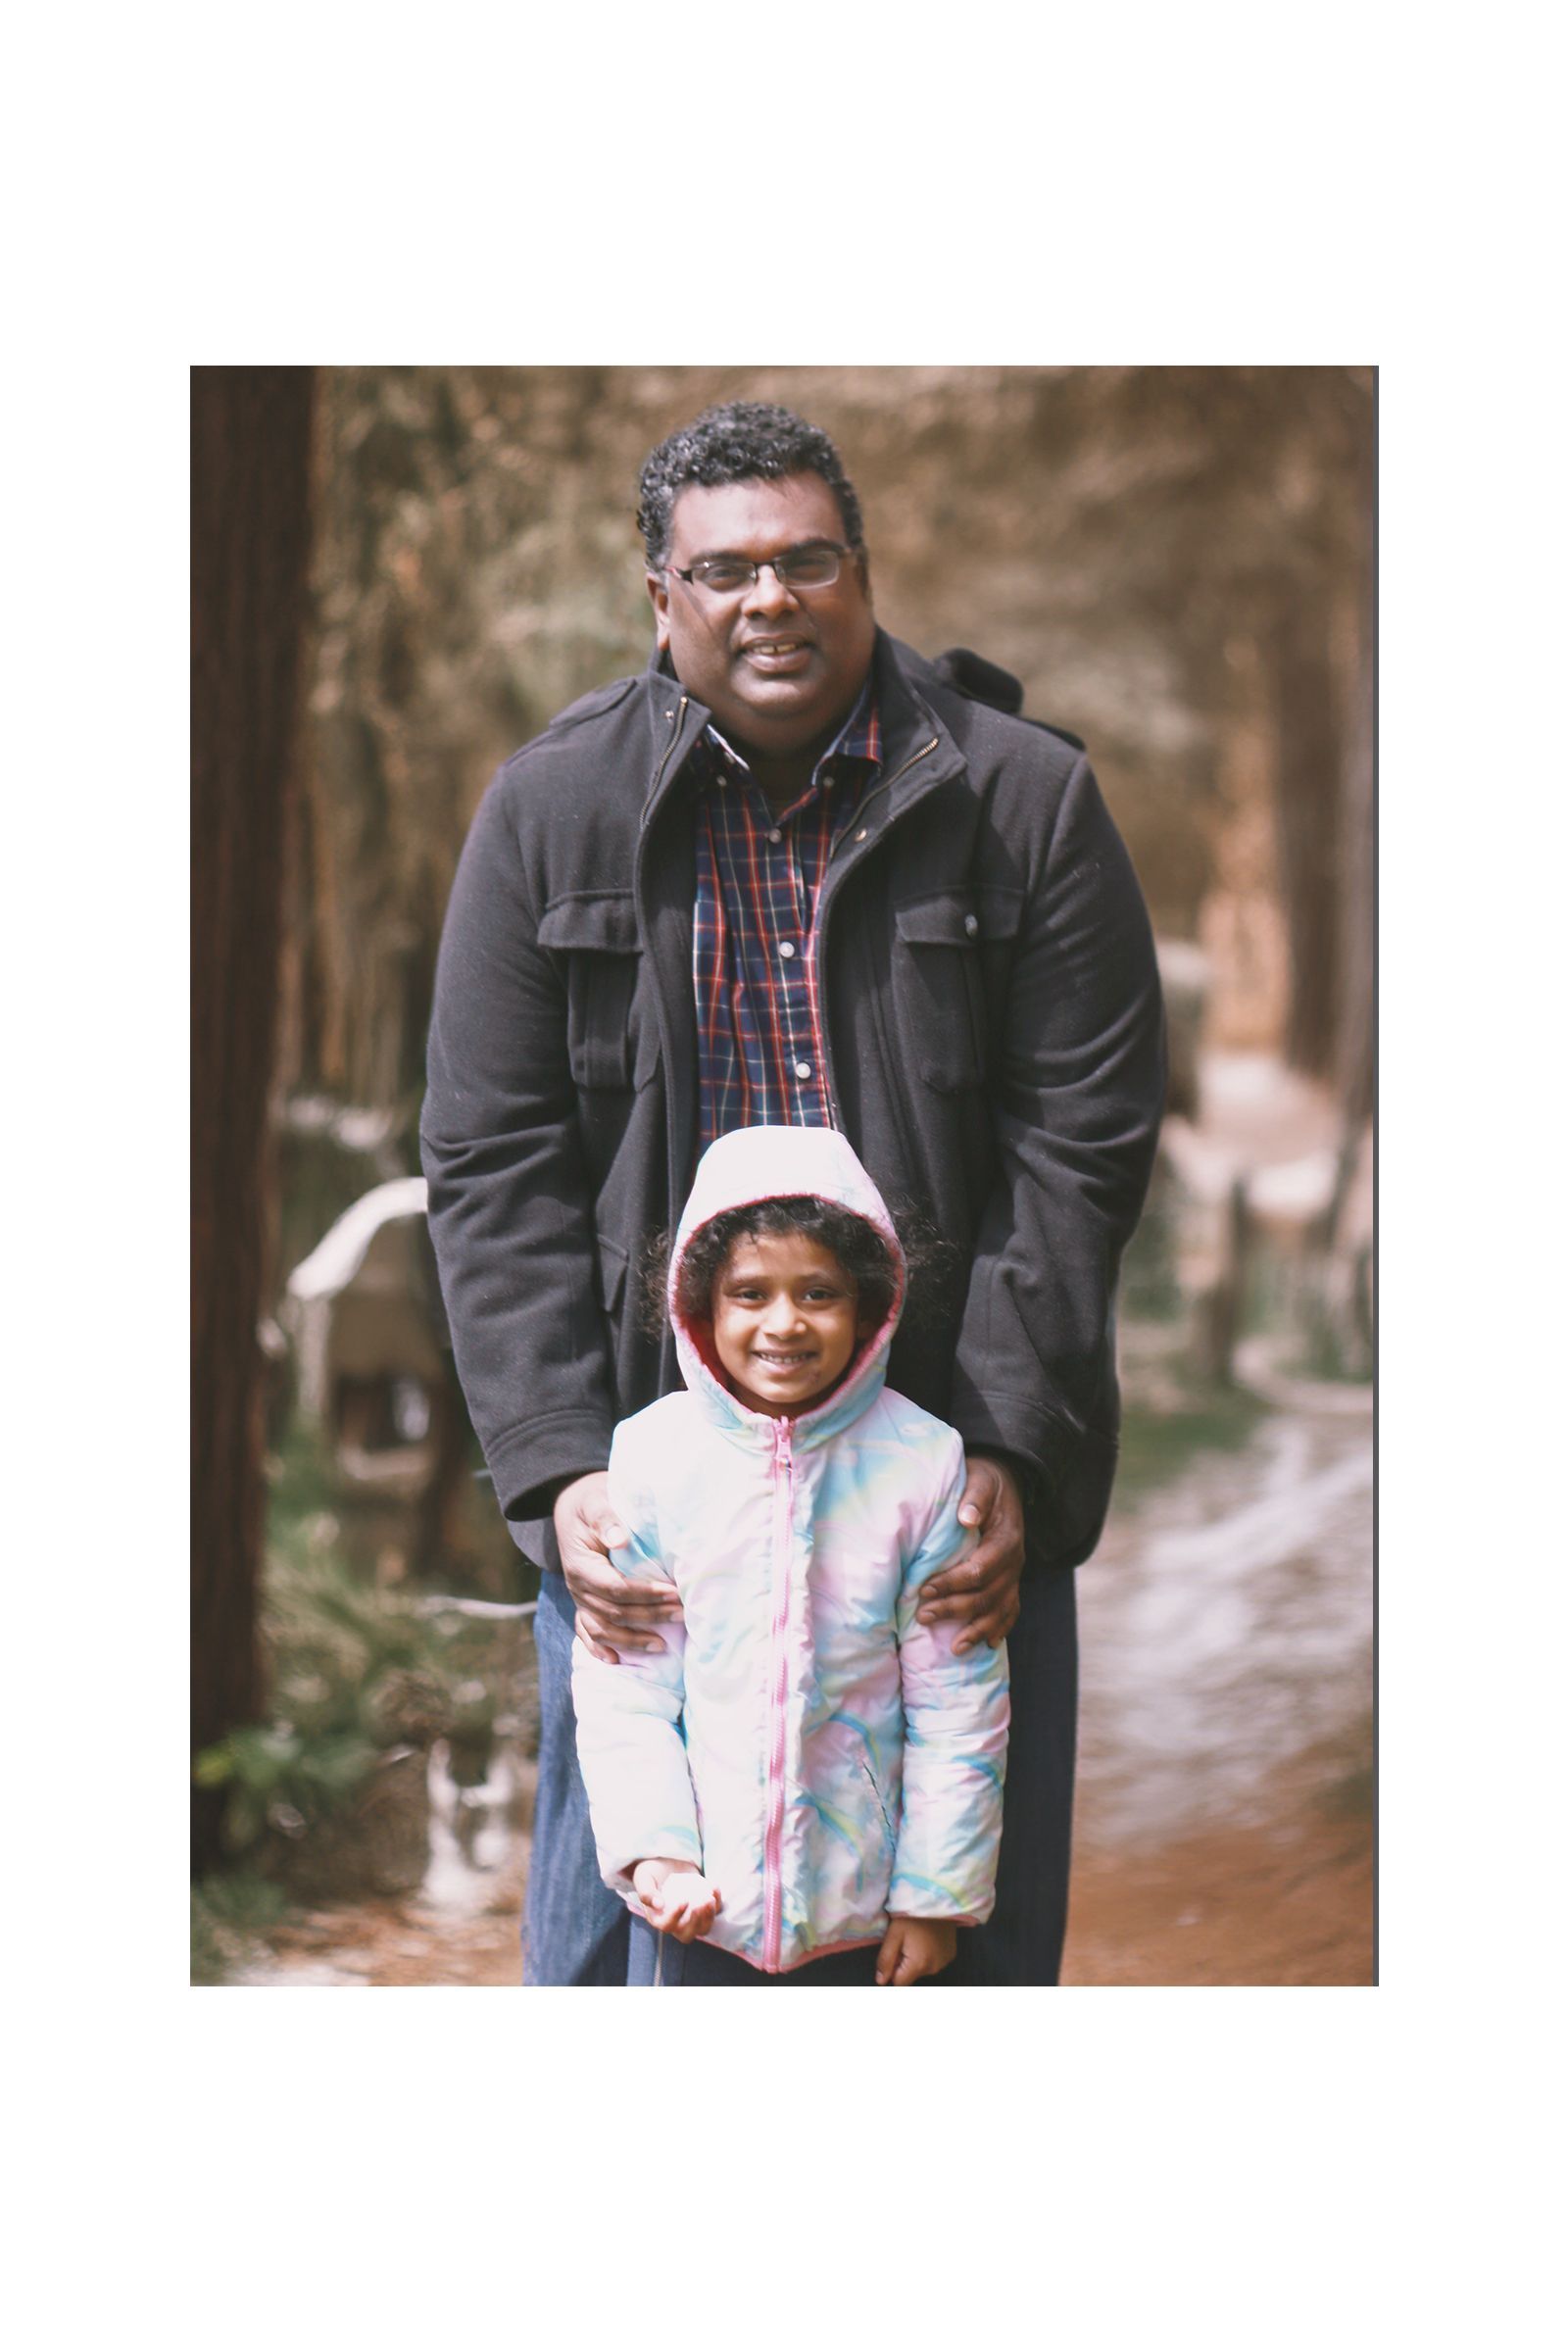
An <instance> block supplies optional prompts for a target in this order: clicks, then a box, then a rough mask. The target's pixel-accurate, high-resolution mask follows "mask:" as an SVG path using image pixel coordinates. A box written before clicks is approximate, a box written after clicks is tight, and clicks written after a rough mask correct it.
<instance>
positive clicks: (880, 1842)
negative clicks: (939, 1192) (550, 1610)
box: [572, 1127, 1008, 1973]
mask: <svg viewBox="0 0 1568 2352" xmlns="http://www.w3.org/2000/svg"><path fill="white" fill-rule="evenodd" d="M800 1193H810V1194H815V1195H817V1196H818V1197H819V1198H822V1199H826V1200H831V1201H837V1202H839V1203H841V1204H842V1205H843V1206H844V1207H846V1208H849V1209H852V1210H854V1211H855V1212H856V1213H857V1214H858V1215H860V1216H863V1217H865V1218H866V1219H867V1220H868V1221H869V1222H870V1223H871V1224H872V1225H874V1226H875V1227H876V1229H877V1231H878V1232H879V1233H881V1234H882V1235H883V1236H884V1238H885V1239H886V1240H887V1241H888V1242H889V1244H890V1245H891V1247H892V1249H893V1250H894V1251H895V1253H896V1255H897V1259H898V1265H899V1269H900V1284H901V1290H902V1282H903V1266H904V1260H903V1254H902V1252H901V1251H899V1248H898V1241H897V1237H896V1236H895V1234H894V1231H893V1227H892V1224H891V1221H890V1219H889V1217H888V1212H887V1209H886V1207H885V1206H884V1204H883V1201H882V1200H881V1197H880V1195H879V1194H878V1193H877V1191H876V1189H875V1187H874V1186H873V1185H872V1183H871V1181H870V1178H869V1177H868V1176H867V1175H866V1174H865V1171H864V1170H863V1168H862V1167H861V1166H860V1163H859V1161H858V1159H857V1157H856V1155H855V1153H854V1152H853V1151H852V1150H851V1148H850V1146H849V1144H848V1143H847V1142H846V1141H845V1139H844V1137H843V1136H842V1135H840V1134H838V1133H837V1132H835V1131H833V1130H831V1129H826V1128H809V1127H753V1128H746V1129H742V1130H739V1131H738V1132H736V1133H735V1134H732V1135H727V1136H724V1137H722V1138H721V1139H720V1140H719V1141H718V1142H717V1143H716V1144H714V1145H713V1146H712V1147H711V1150H710V1151H708V1152H706V1153H705V1154H704V1156H703V1159H702V1161H701V1164H700V1165H699V1167H698V1170H697V1177H696V1182H695V1184H694V1187H693V1191H692V1196H691V1199H690V1201H688V1202H687V1204H686V1209H685V1212H684V1214H683V1215H682V1218H681V1221H680V1228H679V1232H678V1233H677V1236H676V1243H675V1249H674V1251H673V1253H672V1256H673V1260H674V1264H673V1265H672V1269H671V1277H670V1291H671V1300H672V1301H673V1294H674V1284H675V1270H676V1268H678V1265H679V1260H680V1257H681V1254H682V1253H683V1251H684V1250H685V1249H686V1248H687V1246H688V1245H689V1243H690V1240H691V1237H692V1236H693V1234H695V1233H696V1231H697V1230H698V1228H699V1227H700V1226H702V1225H705V1224H707V1223H708V1222H709V1220H710V1219H711V1218H712V1217H714V1216H716V1215H718V1214H719V1213H720V1212H721V1211H723V1210H725V1209H728V1208H731V1207H735V1206H738V1205H740V1204H741V1203H743V1202H750V1201H760V1200H767V1199H777V1198H781V1197H784V1196H786V1195H790V1194H800ZM899 1305H900V1301H899V1300H897V1299H896V1300H895V1303H894V1307H893V1311H892V1313H891V1314H890V1315H889V1317H888V1320H887V1322H886V1324H885V1325H884V1327H883V1328H882V1330H881V1331H880V1332H878V1333H877V1334H875V1336H874V1337H873V1338H872V1339H871V1340H870V1341H868V1342H867V1343H866V1344H865V1345H864V1346H863V1347H862V1348H860V1350H859V1351H858V1355H857V1357H856V1358H855V1360H854V1361H853V1362H852V1365H851V1367H850V1370H849V1371H848V1373H847V1374H846V1376H845V1378H844V1380H843V1382H842V1383H841V1384H840V1386H839V1387H838V1388H837V1389H835V1390H834V1391H833V1393H832V1394H831V1395H830V1396H829V1397H827V1399H826V1400H825V1401H824V1402H823V1403H822V1404H820V1405H818V1406H816V1407H815V1408H812V1409H808V1410H807V1411H805V1412H802V1413H800V1414H799V1415H797V1416H795V1417H794V1418H793V1419H786V1418H777V1419H775V1418H773V1417H771V1416H769V1415H767V1414H764V1413H754V1412H751V1411H749V1410H747V1408H746V1407H745V1406H743V1405H742V1404H741V1403H740V1402H739V1401H738V1399H737V1398H736V1397H733V1396H732V1395H731V1393H730V1391H729V1390H728V1389H727V1388H726V1387H725V1386H724V1385H723V1382H722V1380H721V1379H720V1377H719V1376H718V1374H717V1371H716V1368H715V1365H714V1363H713V1361H712V1359H711V1356H710V1355H709V1354H705V1352H704V1348H703V1342H704V1341H705V1340H708V1341H709V1345H710V1347H711V1339H710V1336H709V1335H708V1334H706V1333H704V1332H703V1331H701V1330H700V1329H694V1328H693V1327H690V1326H688V1325H686V1324H684V1323H683V1322H682V1320H681V1318H680V1317H679V1316H678V1315H674V1310H673V1304H672V1306H671V1312H672V1315H673V1319H674V1322H675V1331H676V1339H677V1343H678V1347H679V1351H680V1364H681V1371H682V1374H683V1376H684V1378H685V1380H686V1384H687V1386H686V1391H685V1393H684V1394H681V1395H676V1396H672V1397H662V1398H661V1399H660V1401H659V1402H658V1403H656V1404H651V1405H649V1406H648V1407H647V1408H646V1410H645V1411H643V1412H640V1413H637V1414H635V1415H634V1416H633V1417H632V1418H631V1419H630V1420H628V1421H623V1422H621V1423H620V1425H619V1427H618V1428H617V1430H616V1432H615V1438H614V1445H613V1450H612V1453H611V1458H610V1482H611V1495H612V1499H613V1504H614V1507H615V1509H616V1511H617V1512H618V1513H619V1515H620V1517H621V1519H622V1520H623V1521H624V1523H625V1525H626V1527H627V1528H628V1529H629V1530H630V1532H631V1542H630V1543H629V1544H626V1545H625V1546H624V1547H622V1548H620V1549H619V1550H617V1551H616V1552H615V1553H614V1555H613V1557H614V1560H615V1564H616V1566H617V1567H619V1568H620V1569H621V1571H622V1572H623V1574H625V1575H626V1576H628V1577H635V1578H643V1579H651V1578H661V1577H662V1578H667V1579H668V1580H669V1581H670V1582H672V1583H673V1584H674V1585H675V1586H676V1588H677V1590H678V1591H679V1593H680V1596H681V1602H682V1609H683V1616H684V1625H683V1626H681V1625H676V1626H675V1627H674V1628H673V1629H672V1630H670V1629H665V1634H664V1638H665V1641H666V1643H667V1647H666V1648H665V1649H664V1650H663V1651H662V1652H654V1653H643V1654H641V1655H638V1656H633V1655H632V1654H631V1653H627V1654H626V1655H625V1656H624V1657H623V1660H622V1662H621V1663H620V1664H619V1665H618V1666H611V1665H607V1664H605V1663H604V1662H603V1661H601V1660H599V1659H596V1658H594V1657H593V1656H591V1655H590V1653H589V1652H588V1651H587V1650H586V1649H585V1648H584V1646H583V1644H582V1643H581V1642H577V1643H576V1645H575V1647H574V1650H573V1663H572V1691H573V1696H574V1700H575V1704H576V1712H577V1750H578V1755H579V1757H580V1759H581V1764H582V1772H583V1779H584V1781H585V1783H586V1785H587V1789H588V1799H589V1806H590V1810H591V1813H592V1817H593V1826H594V1836H595V1839H596V1842H597V1845H598V1850H599V1863H600V1868H601V1870H602V1872H603V1874H604V1877H605V1879H606V1882H607V1884H609V1885H610V1886H611V1887H614V1888H615V1889H616V1890H617V1891H618V1892H620V1893H621V1894H623V1895H624V1896H625V1897H626V1900H627V1901H628V1903H630V1905H631V1907H632V1908H633V1910H637V1909H639V1905H638V1904H637V1902H636V1898H635V1896H634V1895H633V1893H632V1891H631V1886H630V1871H631V1868H632V1865H633V1864H634V1863H636V1862H638V1861H641V1860H643V1859H645V1858H646V1857H648V1856H650V1855H670V1856H673V1857H675V1858H677V1859H689V1860H690V1861H691V1862H692V1863H693V1864H694V1865H696V1866H697V1867H698V1868H700V1869H702V1870H703V1871H704V1872H706V1874H707V1876H708V1877H709V1878H710V1879H711V1881H712V1883H713V1884H714V1885H716V1886H717V1887H718V1888H719V1890H720V1892H721V1895H722V1898H723V1907H722V1909H721V1910H720V1912H719V1913H718V1916H717V1919H716V1921H715V1923H714V1926H713V1929H712V1932H711V1936H710V1938H709V1940H710V1941H711V1942H713V1943H715V1944H720V1945H722V1946H723V1947H724V1948H725V1949H726V1950H729V1951H732V1952H737V1953H739V1954H740V1955H741V1957H742V1958H743V1959H746V1960H748V1961H750V1962H751V1963H752V1964H753V1966H754V1967H757V1968H760V1969H764V1970H766V1971H768V1972H769V1973H778V1972H780V1971H784V1970H788V1969H793V1968H797V1967H799V1966H800V1965H801V1963H802V1962H803V1961H808V1960H810V1959H812V1958H815V1957H817V1956H819V1955H820V1954H822V1953H824V1952H829V1951H836V1950H840V1949H843V1948H844V1947H846V1946H848V1945H852V1944H858V1943H867V1942H872V1941H876V1940H878V1939H880V1937H881V1936H882V1934H883V1932H884V1931H885V1929H886V1927H887V1924H888V1919H889V1915H890V1913H891V1912H893V1911H898V1912H903V1913H906V1914H909V1915H912V1916H914V1917H917V1918H926V1919H947V1920H955V1921H958V1922H961V1923H965V1924H978V1923H979V1922H981V1921H983V1920H984V1919H986V1918H987V1917H988V1916H989V1915H990V1911H991V1906H992V1902H993V1899H994V1883H995V1877H996V1861H997V1847H998V1843H999V1840H1000V1838H1001V1835H1002V1786H1003V1774H1004V1769H1005V1760H1006V1746H1007V1721H1008V1704H1007V1664H1006V1654H1005V1649H1002V1648H998V1649H995V1650H993V1649H989V1648H987V1647H986V1646H985V1644H984V1643H980V1644H978V1645H977V1646H976V1647H975V1648H973V1649H971V1650H968V1651H966V1652H964V1653H962V1654H958V1655H956V1654H955V1652H954V1648H953V1636H954V1631H955V1628H954V1626H953V1625H952V1624H951V1622H944V1623H940V1624H938V1625H935V1626H931V1627H926V1626H922V1625H919V1624H917V1623H916V1621H915V1615H914V1610H915V1604H916V1601H917V1599H918V1595H919V1590H920V1587H921V1585H922V1584H923V1583H924V1582H925V1580H926V1578H927V1577H929V1576H932V1575H934V1574H935V1573H936V1571H937V1570H938V1569H939V1568H943V1567H946V1566H948V1565H949V1564H950V1563H951V1562H952V1561H953V1560H955V1559H956V1558H957V1557H959V1556H960V1555H961V1554H962V1552H963V1551H964V1550H965V1549H966V1548H968V1547H969V1545H970V1544H971V1543H972V1541H973V1539H972V1538H971V1537H970V1536H969V1535H968V1534H967V1531H965V1530H963V1529H961V1528H960V1527H959V1525H958V1520H957V1506H958V1502H959V1500H960V1498H961V1496H962V1493H963V1478H964V1465H963V1449H962V1445H961V1442H960V1440H959V1438H958V1436H957V1434H956V1431H954V1430H952V1429H950V1428H948V1426H947V1425H946V1423H945V1422H942V1421H938V1420H936V1419H935V1418H934V1417H933V1416H932V1415H931V1414H930V1413H927V1412H924V1411H922V1410H921V1408H920V1407H919V1406H918V1405H915V1404H911V1403H910V1402H909V1401H908V1400H907V1398H906V1397H900V1396H898V1395H896V1394H895V1393H894V1392H893V1391H892V1390H890V1389H889V1388H887V1387H886V1385H885V1375H886V1366H887V1355H888V1348H889V1347H890V1345H891V1342H892V1338H893V1333H894V1329H895V1327H896V1325H897V1323H898V1317H899Z"/></svg>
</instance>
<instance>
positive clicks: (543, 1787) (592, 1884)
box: [522, 1568, 631, 1985]
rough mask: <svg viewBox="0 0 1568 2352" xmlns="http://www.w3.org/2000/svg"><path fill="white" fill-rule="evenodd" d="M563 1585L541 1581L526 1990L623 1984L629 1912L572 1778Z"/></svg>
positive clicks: (568, 1625) (567, 1599)
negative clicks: (603, 1869)
mask: <svg viewBox="0 0 1568 2352" xmlns="http://www.w3.org/2000/svg"><path fill="white" fill-rule="evenodd" d="M575 1615H576V1612H575V1610H574V1609H573V1607H572V1602H571V1595H570V1593H568V1592H567V1591H566V1580H565V1578H564V1576H562V1575H561V1574H560V1572H559V1571H558V1570H555V1569H549V1568H547V1569H545V1570H544V1571H543V1573H542V1574H541V1576H540V1578H539V1606H538V1608H537V1609H536V1610H535V1612H534V1620H533V1639H534V1647H535V1649H536V1650H537V1651H538V1654H539V1789H538V1793H537V1795H536V1796H535V1799H534V1814H533V1854H532V1858H531V1860H530V1861H529V1864H528V1899H527V1903H526V1906H525V1909H524V1913H523V1925H522V1981H523V1983H524V1984H525V1985H624V1984H625V1983H626V1932H627V1930H628V1928H629V1927H630V1925H631V1913H630V1912H629V1911H628V1910H627V1908H626V1906H625V1904H624V1903H623V1902H622V1901H621V1899H620V1897H619V1895H618V1894H612V1893H611V1891H610V1888H609V1887H607V1886H606V1885H605V1883H604V1880H603V1879H602V1878H601V1877H600V1876H599V1861H598V1857H597V1855H596V1854H595V1852H594V1840H593V1832H592V1830H591V1829H590V1828H589V1824H588V1793H587V1790H586V1789H584V1788H583V1785H582V1774H581V1773H580V1772H579V1771H578V1770H577V1718H576V1716H575V1714H574V1713H573V1712H572V1705H571V1640H572V1621H573V1618H574V1617H575Z"/></svg>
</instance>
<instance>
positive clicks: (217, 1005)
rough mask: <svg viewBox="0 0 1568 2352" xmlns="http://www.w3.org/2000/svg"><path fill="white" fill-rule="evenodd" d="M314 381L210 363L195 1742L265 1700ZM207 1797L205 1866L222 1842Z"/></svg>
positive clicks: (195, 512) (202, 485)
mask: <svg viewBox="0 0 1568 2352" xmlns="http://www.w3.org/2000/svg"><path fill="white" fill-rule="evenodd" d="M312 400H313V374H312V370H311V369H309V368H193V369H192V371H191V590H192V616H191V617H192V672H191V869H192V913H191V960H192V972H193V989H192V1005H191V1203H192V1220H191V1222H192V1234H191V1325H192V1330H191V1359H192V1361H191V1368H192V1408H191V1423H192V1454H193V1460H192V1478H191V1744H192V1750H193V1752H196V1751H199V1750H200V1749H201V1748H203V1747H206V1746H208V1745H210V1744H211V1742H212V1741H213V1740H219V1739H221V1737H222V1736H223V1734H224V1733H225V1732H228V1731H231V1730H232V1729H234V1727H235V1726H236V1725H238V1724H242V1723H246V1722H250V1721H254V1720H255V1718H256V1716H257V1715H258V1713H259V1711H260V1707H261V1701H262V1691H261V1673H260V1665H259V1660H258V1651H257V1590H258V1583H259V1569H260V1563H261V1552H262V1540H263V1522H264V1504H265V1495H264V1486H263V1466H262V1465H263V1402H264V1391H263V1358H262V1353H261V1348H260V1346H259V1342H258V1337H257V1326H258V1323H259V1321H260V1319H261V1316H262V1313H263V1311H264V1306H265V1302H266V1297H267V1284H268V1277H269V1271H270V1267H269V1251H270V1239H271V1232H272V1225H273V1216H274V1206H275V1203H274V1199H273V1192H272V1182H271V1168H272V1162H271V1153H270V1146H269V1141H268V1099H269V1092H270V1080H271V1071H272V1055H273V1050H274V1043H275V1031H276V1009H277V997H278V969H279V931H280V917H281V908H282V885H283V869H284V854H285V844H286V838H287V820H288V810H289V798H290V793H289V783H290V770H291V755H292V749H293V741H294V720H295V704H296V693H297V686H298V678H299V672H300V646H301V639H302V636H303V631H304V621H305V613H306V598H307V576H306V565H307V557H308V552H309V485H310V447H311V415H312ZM218 1850H219V1849H218V1823H217V1818H216V1814H215V1811H214V1808H213V1806H212V1805H211V1804H210V1803H209V1802H208V1801H207V1800H206V1798H205V1796H201V1795H198V1797H197V1798H196V1799H195V1800H194V1803H193V1813H192V1864H193V1867H194V1868H196V1869H197V1870H202V1869H206V1868H209V1867H211V1865H212V1864H213V1862H214V1861H215V1860H216V1859H217V1856H218Z"/></svg>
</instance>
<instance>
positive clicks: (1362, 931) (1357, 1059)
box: [1335, 629, 1377, 1125]
mask: <svg viewBox="0 0 1568 2352" xmlns="http://www.w3.org/2000/svg"><path fill="white" fill-rule="evenodd" d="M1369 640H1370V630H1369V629H1364V630H1363V633H1362V640H1361V653H1360V660H1359V663H1358V667H1357V674H1356V681H1355V690H1354V702H1353V706H1352V709H1351V711H1350V721H1349V725H1348V728H1347V730H1346V744H1345V780H1344V790H1343V795H1342V801H1341V810H1340V825H1341V845H1340V868H1341V874H1342V876H1343V881H1342V887H1341V893H1340V950H1339V961H1340V1034H1339V1052H1338V1054H1337V1057H1336V1058H1337V1064H1338V1066H1337V1069H1336V1072H1335V1075H1336V1077H1337V1079H1338V1082H1339V1095H1340V1101H1341V1103H1343V1105H1344V1108H1345V1116H1346V1119H1347V1121H1348V1123H1349V1124H1351V1125H1359V1123H1360V1122H1361V1121H1362V1120H1363V1119H1367V1118H1370V1117H1371V1115H1372V1086H1373V1032H1374V1026H1375V1024H1374V1020H1373V1012H1374V1005H1375V1001H1376V1000H1375V991H1376V986H1377V967H1376V935H1377V824H1376V812H1375V798H1374V793H1375V788H1374V782H1373V774H1374V758H1375V754H1374V734H1375V722H1374V718H1373V683H1372V678H1373V660H1372V648H1371V644H1370V642H1369Z"/></svg>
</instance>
